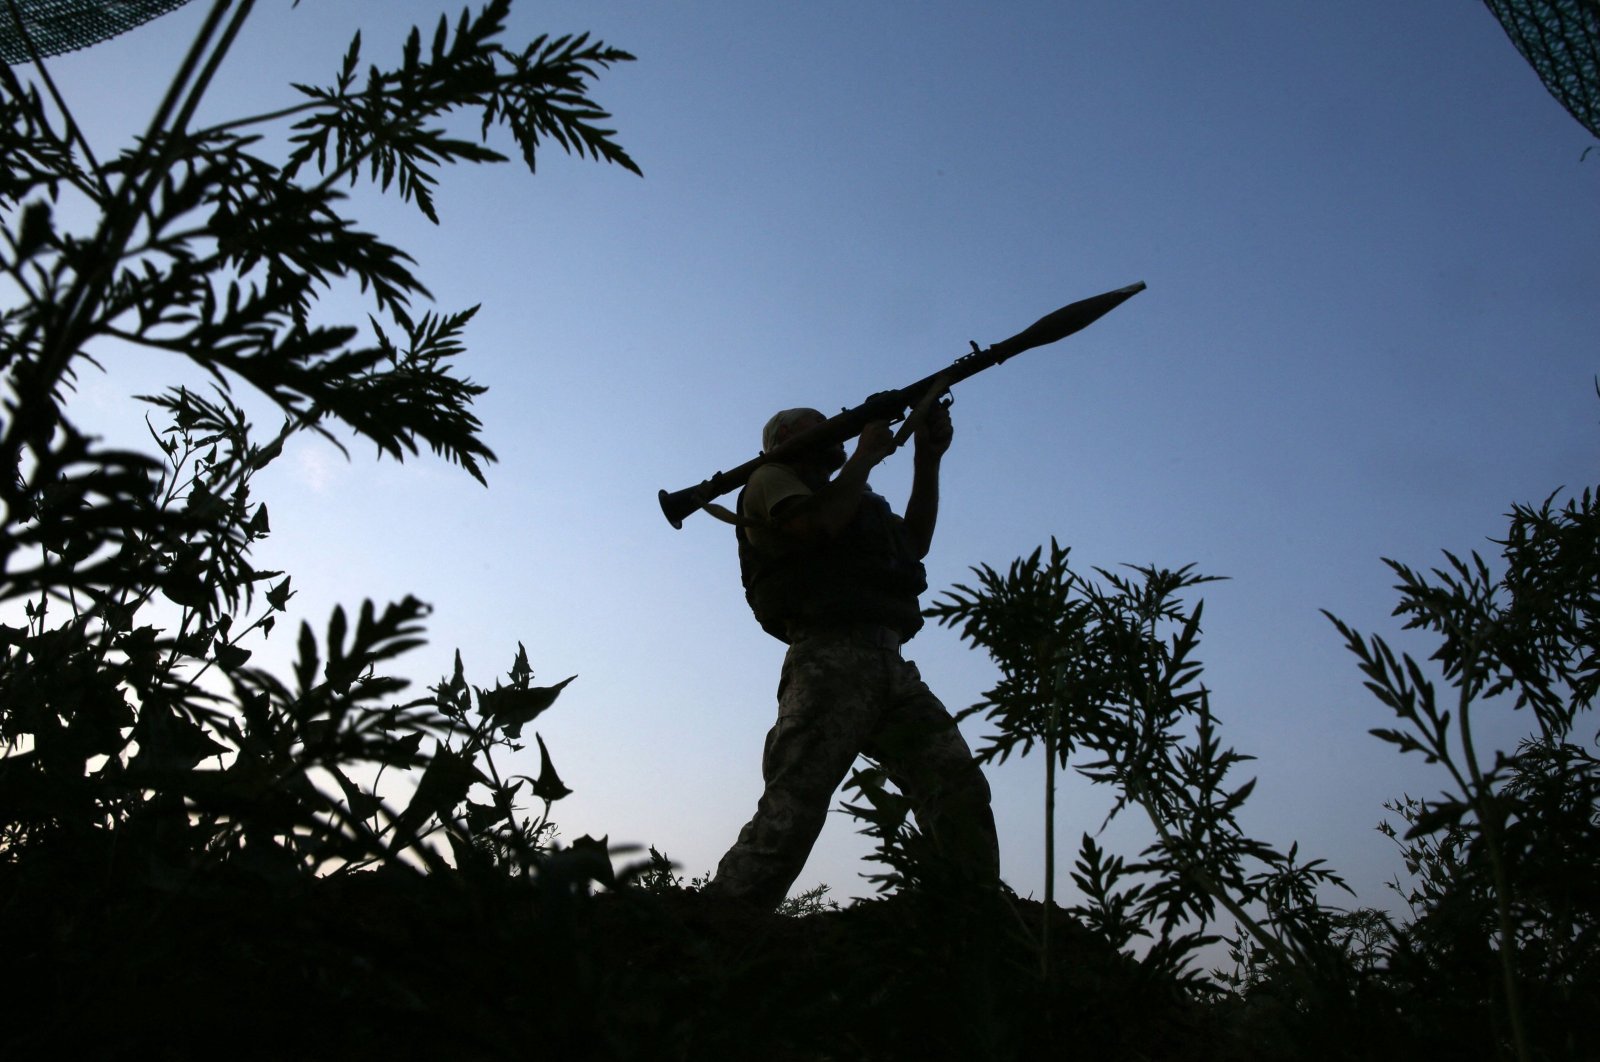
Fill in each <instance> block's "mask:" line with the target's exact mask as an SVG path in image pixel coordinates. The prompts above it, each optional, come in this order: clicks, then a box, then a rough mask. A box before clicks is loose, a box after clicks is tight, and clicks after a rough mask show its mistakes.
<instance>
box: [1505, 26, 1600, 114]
mask: <svg viewBox="0 0 1600 1062" xmlns="http://www.w3.org/2000/svg"><path fill="white" fill-rule="evenodd" d="M1485 2H1486V3H1487V4H1488V5H1489V10H1491V11H1493V12H1494V16H1495V18H1497V19H1499V20H1500V25H1501V26H1503V27H1505V31H1506V36H1508V37H1510V38H1511V43H1513V44H1515V45H1516V46H1517V51H1519V52H1521V53H1522V56H1523V58H1525V59H1527V60H1528V62H1529V63H1530V64H1531V65H1532V66H1533V68H1534V70H1536V71H1538V73H1539V80H1541V81H1543V82H1544V85H1545V88H1547V89H1549V90H1550V94H1551V95H1552V96H1554V97H1555V98H1556V99H1558V100H1560V101H1561V105H1562V106H1563V107H1565V108H1566V109H1567V111H1568V112H1569V113H1571V115H1572V116H1573V117H1574V118H1576V119H1577V120H1578V121H1579V122H1582V123H1583V126H1584V128H1585V129H1587V130H1589V132H1591V133H1593V134H1594V135H1595V136H1600V0H1485Z"/></svg>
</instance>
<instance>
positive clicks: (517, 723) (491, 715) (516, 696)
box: [478, 675, 578, 738]
mask: <svg viewBox="0 0 1600 1062" xmlns="http://www.w3.org/2000/svg"><path fill="white" fill-rule="evenodd" d="M577 677H578V676H576V675H569V676H568V677H566V678H564V679H562V680H561V681H560V682H558V683H556V684H555V685H554V686H533V687H529V688H521V687H517V686H500V687H496V688H495V689H492V690H479V691H478V711H479V712H481V713H482V714H483V717H484V718H485V719H488V720H490V721H491V722H493V723H494V724H495V725H496V726H497V727H499V728H500V729H501V730H503V731H505V733H506V735H507V736H509V737H512V738H519V737H521V736H522V728H523V726H525V725H526V724H528V723H529V722H531V721H532V720H534V719H536V718H537V717H538V716H539V715H540V714H541V713H542V712H544V710H545V709H547V708H549V707H550V706H551V705H552V704H554V703H555V701H556V698H557V697H558V696H560V694H561V691H562V690H564V689H566V687H567V683H569V682H571V681H572V680H573V679H575V678H577Z"/></svg>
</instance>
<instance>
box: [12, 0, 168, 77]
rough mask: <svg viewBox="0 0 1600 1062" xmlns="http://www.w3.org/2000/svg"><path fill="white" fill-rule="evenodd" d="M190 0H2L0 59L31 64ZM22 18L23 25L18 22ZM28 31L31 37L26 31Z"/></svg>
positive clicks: (126, 28)
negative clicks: (36, 58) (35, 52)
mask: <svg viewBox="0 0 1600 1062" xmlns="http://www.w3.org/2000/svg"><path fill="white" fill-rule="evenodd" d="M188 2H189V0H0V59H3V60H4V61H5V62H6V63H8V64H10V63H26V62H29V61H30V60H32V58H33V54H32V53H31V52H30V51H29V49H28V41H30V40H31V41H32V42H33V47H34V48H35V49H37V50H38V54H39V55H41V56H48V55H60V54H61V53H62V52H70V51H75V50H77V49H79V48H87V47H89V45H91V44H98V43H99V42H100V41H103V40H105V39H106V38H108V37H115V36H116V35H117V34H119V33H126V32H127V31H128V30H131V29H133V28H134V27H135V26H138V25H140V24H141V23H144V22H148V21H150V20H151V19H153V18H155V17H156V16H157V15H164V14H166V13H167V12H168V11H171V10H173V9H174V8H179V7H182V6H183V5H184V4H186V3H188ZM19 19H20V20H21V22H22V27H21V29H20V30H19V28H18V25H17V22H18V20H19ZM24 32H25V33H26V36H24Z"/></svg>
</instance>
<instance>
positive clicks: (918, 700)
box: [710, 403, 1000, 908]
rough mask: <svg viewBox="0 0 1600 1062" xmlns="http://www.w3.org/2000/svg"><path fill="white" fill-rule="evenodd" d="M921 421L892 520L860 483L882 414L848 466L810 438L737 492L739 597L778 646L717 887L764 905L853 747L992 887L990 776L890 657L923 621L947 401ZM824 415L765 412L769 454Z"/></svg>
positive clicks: (794, 866) (798, 857)
mask: <svg viewBox="0 0 1600 1062" xmlns="http://www.w3.org/2000/svg"><path fill="white" fill-rule="evenodd" d="M924 415H925V417H926V419H925V420H923V421H922V423H920V424H919V425H918V426H917V428H916V429H915V432H914V438H915V457H914V462H915V464H914V468H915V471H914V475H913V479H912V485H911V497H910V499H909V500H908V501H907V503H906V511H905V516H904V517H903V518H902V517H900V516H897V515H895V514H894V513H893V512H892V511H891V510H890V508H889V504H888V502H886V501H885V500H884V499H883V498H881V497H879V496H878V495H877V494H874V493H872V491H871V489H870V488H869V487H868V485H867V474H868V473H869V472H870V471H871V470H872V468H873V466H875V465H877V464H878V462H880V461H882V460H883V459H884V458H885V457H887V456H888V455H889V454H890V453H892V452H893V451H894V449H895V440H894V436H893V435H892V433H891V432H890V430H889V425H888V423H887V422H886V421H874V422H872V423H870V424H868V425H867V426H866V428H865V429H864V430H863V431H862V432H861V437H860V438H859V439H858V440H857V442H856V448H855V452H854V453H853V454H852V455H851V456H850V459H849V460H846V459H845V448H844V444H843V443H835V444H832V445H823V446H820V447H817V448H816V449H815V450H814V451H812V452H809V453H806V454H804V455H803V456H802V457H800V458H797V459H794V460H792V461H790V462H789V463H787V464H777V463H771V464H766V465H763V466H761V467H760V468H758V469H756V471H755V472H754V473H753V474H752V475H751V476H750V481H749V483H748V484H747V485H746V487H745V489H744V492H743V493H742V494H741V495H740V496H739V505H738V509H739V514H740V516H741V517H743V518H744V519H743V521H742V523H743V526H741V527H740V528H739V530H738V536H739V567H740V571H741V574H742V576H743V578H744V584H745V591H746V597H747V598H748V600H749V602H750V606H751V609H752V610H753V611H754V612H755V615H756V619H757V620H758V621H760V623H761V626H762V628H763V629H765V630H766V631H767V632H768V633H770V634H772V635H773V636H774V637H776V638H779V639H781V640H782V641H784V642H787V643H788V645H789V651H788V654H787V655H786V656H785V657H784V662H783V674H782V677H781V678H780V679H779V682H778V721H777V723H776V724H774V725H773V727H772V729H771V731H770V732H768V734H767V740H766V747H765V751H764V753H763V755H762V760H761V773H762V777H763V778H764V779H765V781H766V788H765V791H764V792H763V793H762V795H761V800H760V802H759V804H758V805H757V806H756V813H755V816H754V817H753V818H752V819H751V820H750V822H749V823H748V824H747V825H746V826H745V827H744V829H743V830H742V831H740V833H739V839H738V841H737V842H735V843H734V846H733V847H732V848H731V849H729V851H728V854H727V855H725V856H723V858H722V862H721V863H720V864H718V866H717V873H716V877H715V879H714V881H713V882H712V884H711V886H710V890H711V891H712V892H714V893H719V894H722V895H727V896H731V897H735V898H738V899H743V900H748V901H750V902H752V903H755V904H758V905H760V906H761V907H764V908H772V907H776V906H777V905H778V904H779V903H780V902H782V900H783V898H784V897H785V896H786V895H787V894H788V891H789V887H790V886H791V885H792V884H793V883H794V880H795V878H796V877H797V876H798V875H799V873H800V870H801V868H802V867H804V866H805V862H806V858H807V856H808V855H809V854H810V852H811V846H812V845H813V844H814V843H815V842H816V839H817V835H818V833H820V832H821V830H822V824H823V821H824V820H825V819H826V817H827V812H828V806H829V803H830V802H831V800H832V798H833V793H834V791H835V790H836V789H837V788H838V787H839V783H840V782H842V781H843V780H844V778H845V776H846V774H847V773H848V772H849V770H850V765H851V764H852V763H853V762H854V761H855V758H856V757H857V756H858V755H861V754H865V755H867V756H869V757H871V758H872V759H873V760H875V761H877V763H878V764H879V766H881V767H882V768H883V769H884V771H885V772H886V773H887V774H888V776H889V778H890V779H891V780H892V781H893V782H894V783H895V785H896V786H898V787H899V788H900V790H901V792H903V793H904V794H905V795H906V796H907V797H908V798H909V799H910V800H911V802H912V808H913V810H914V812H915V814H916V817H917V822H918V825H919V826H920V827H921V828H922V831H923V832H924V833H925V834H926V835H928V836H929V837H930V838H932V839H933V841H934V842H935V844H936V845H938V846H939V848H940V849H941V850H942V851H943V852H944V853H945V854H946V855H949V856H951V857H953V858H957V859H960V860H962V862H963V863H964V865H965V866H967V867H968V868H969V869H970V871H971V873H972V874H973V875H974V876H975V877H977V878H980V879H982V880H985V881H998V874H999V862H1000V857H999V847H998V844H997V842H996V839H995V829H994V816H993V814H992V812H991V811H990V808H989V784H988V782H987V781H986V780H985V779H984V777H983V772H982V771H981V770H980V769H979V767H978V764H977V762H976V761H975V760H974V759H973V757H972V752H971V750H970V749H968V747H967V743H966V742H965V741H964V740H963V739H962V737H961V733H960V731H959V730H957V729H956V725H955V721H954V720H953V719H952V718H951V716H950V713H949V712H948V711H946V710H945V707H944V705H942V704H941V703H939V699H938V698H937V697H935V696H934V695H933V692H932V691H931V690H929V689H928V687H927V685H926V684H925V683H924V682H923V681H922V677H921V675H920V674H919V673H918V671H917V666H916V665H915V664H913V663H912V662H911V661H909V660H906V659H904V658H903V657H902V656H901V653H900V647H901V645H902V644H903V643H904V642H905V641H906V640H908V639H909V638H911V637H912V635H914V634H916V633H917V631H918V630H919V629H920V628H921V627H922V612H921V608H920V606H919V605H918V603H917V597H918V595H919V594H921V593H922V591H923V590H925V589H927V579H926V575H925V573H924V570H923V566H922V558H923V557H924V556H926V555H927V552H928V546H929V544H930V543H931V542H932V540H933V528H934V523H935V521H936V519H937V516H938V510H939V463H940V460H941V458H942V457H943V456H944V452H945V451H946V450H947V449H948V448H949V446H950V440H951V437H952V434H953V430H952V428H951V424H950V415H949V413H948V412H947V411H946V409H945V408H944V406H942V405H940V404H938V403H932V404H931V405H928V406H927V407H926V411H925V414H924ZM823 419H824V418H823V415H822V414H821V413H819V412H817V411H816V410H814V409H788V410H784V411H783V412H781V413H779V414H777V415H776V416H774V417H773V418H772V419H771V420H770V421H768V422H767V425H766V428H765V430H764V431H763V433H762V446H763V448H764V449H765V450H768V451H770V450H772V449H773V448H774V447H776V446H777V445H778V444H779V443H782V442H784V441H785V440H786V439H788V438H790V437H792V436H794V435H796V434H798V433H799V432H802V431H805V430H806V429H808V428H811V427H813V426H814V425H816V424H819V423H821V422H822V421H823ZM835 472H837V473H838V474H837V475H834V473H835Z"/></svg>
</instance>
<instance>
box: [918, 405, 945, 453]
mask: <svg viewBox="0 0 1600 1062" xmlns="http://www.w3.org/2000/svg"><path fill="white" fill-rule="evenodd" d="M913 438H915V439H916V441H917V456H918V457H940V456H943V454H944V452H945V451H946V450H948V449H950V440H951V439H953V438H955V425H953V424H952V423H951V422H950V410H949V408H948V407H946V406H945V404H944V403H943V402H935V403H934V404H933V405H931V406H929V407H928V414H927V416H926V417H924V418H923V420H922V423H921V424H919V425H917V430H916V432H915V434H914V435H913Z"/></svg>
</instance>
